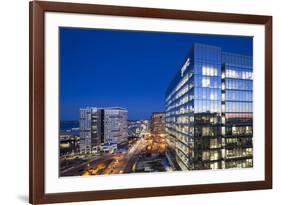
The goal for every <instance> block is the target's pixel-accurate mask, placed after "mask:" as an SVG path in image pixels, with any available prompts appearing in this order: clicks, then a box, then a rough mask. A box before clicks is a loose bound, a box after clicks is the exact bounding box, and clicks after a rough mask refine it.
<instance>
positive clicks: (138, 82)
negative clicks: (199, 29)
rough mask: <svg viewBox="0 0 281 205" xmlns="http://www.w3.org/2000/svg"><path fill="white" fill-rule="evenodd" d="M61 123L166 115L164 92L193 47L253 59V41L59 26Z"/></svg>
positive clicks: (134, 118) (240, 38) (238, 38)
mask: <svg viewBox="0 0 281 205" xmlns="http://www.w3.org/2000/svg"><path fill="white" fill-rule="evenodd" d="M59 37H60V119H61V120H78V119H79V108H82V107H86V106H93V107H108V106H114V107H124V108H127V109H128V118H129V120H136V119H149V118H150V116H151V113H152V112H160V111H164V96H165V91H166V89H167V87H168V85H169V83H170V82H171V80H172V78H173V77H174V75H175V73H176V71H177V70H178V69H179V68H180V67H181V65H182V63H183V62H184V60H185V58H186V57H187V53H188V51H189V49H190V48H191V46H192V44H193V43H204V44H209V45H214V46H219V47H222V50H223V51H226V52H233V53H239V54H244V55H253V45H252V37H241V36H220V35H199V34H182V33H165V32H144V31H121V30H120V31H119V30H102V29H81V28H64V27H62V28H60V30H59Z"/></svg>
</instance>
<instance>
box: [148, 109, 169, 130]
mask: <svg viewBox="0 0 281 205" xmlns="http://www.w3.org/2000/svg"><path fill="white" fill-rule="evenodd" d="M150 126H151V134H152V135H165V133H166V132H165V113H164V112H153V113H152V116H151V124H150Z"/></svg>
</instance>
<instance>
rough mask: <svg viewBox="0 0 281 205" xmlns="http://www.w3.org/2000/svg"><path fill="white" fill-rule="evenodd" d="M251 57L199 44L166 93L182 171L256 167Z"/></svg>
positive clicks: (172, 138)
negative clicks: (254, 163) (254, 159)
mask: <svg viewBox="0 0 281 205" xmlns="http://www.w3.org/2000/svg"><path fill="white" fill-rule="evenodd" d="M252 68H253V66H252V57H251V56H244V55H239V54H232V53H226V52H223V51H222V49H221V48H220V47H215V46H210V45H203V44H197V43H196V44H194V45H193V47H192V49H190V51H189V53H188V57H187V58H186V59H185V62H184V64H183V66H182V67H181V68H180V69H179V70H178V72H177V73H176V76H175V77H174V79H173V80H172V82H171V84H170V85H169V87H168V89H167V92H166V99H165V109H166V132H167V134H168V138H169V139H170V141H171V143H172V144H174V145H175V148H176V160H177V163H178V164H179V166H180V167H181V169H183V170H186V169H188V170H201V169H221V168H236V167H252V166H253V156H252V154H253V145H252V137H253V127H252V125H253V122H252V118H253V117H252V112H253V111H252V91H253V78H252Z"/></svg>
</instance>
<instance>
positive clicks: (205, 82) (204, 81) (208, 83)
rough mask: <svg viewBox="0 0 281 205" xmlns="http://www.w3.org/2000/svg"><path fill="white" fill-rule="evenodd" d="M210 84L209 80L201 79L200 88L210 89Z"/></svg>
mask: <svg viewBox="0 0 281 205" xmlns="http://www.w3.org/2000/svg"><path fill="white" fill-rule="evenodd" d="M210 85H211V82H210V78H206V77H203V78H202V87H210Z"/></svg>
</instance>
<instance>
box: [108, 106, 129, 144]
mask: <svg viewBox="0 0 281 205" xmlns="http://www.w3.org/2000/svg"><path fill="white" fill-rule="evenodd" d="M104 141H105V143H114V144H121V143H125V142H127V141H128V111H127V110H126V109H124V108H119V107H113V108H104Z"/></svg>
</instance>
